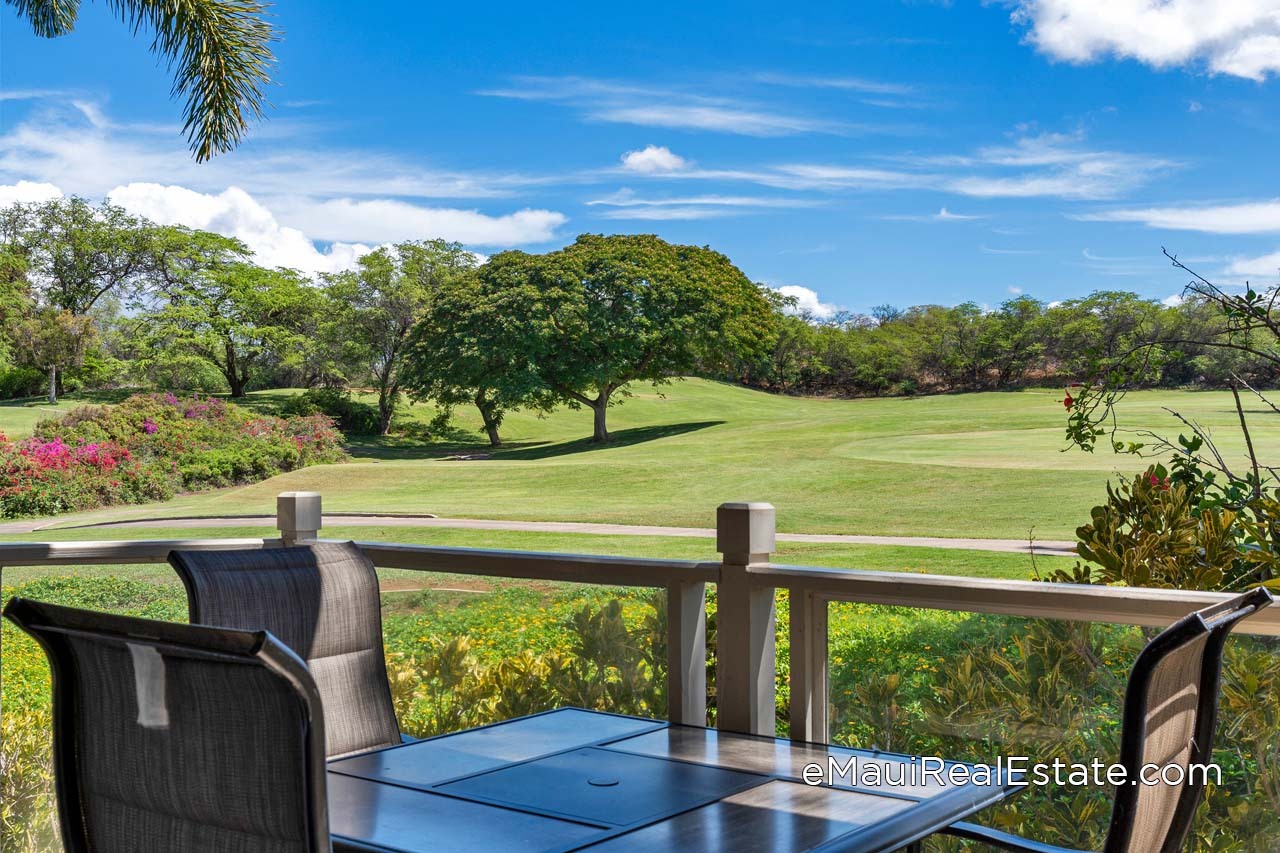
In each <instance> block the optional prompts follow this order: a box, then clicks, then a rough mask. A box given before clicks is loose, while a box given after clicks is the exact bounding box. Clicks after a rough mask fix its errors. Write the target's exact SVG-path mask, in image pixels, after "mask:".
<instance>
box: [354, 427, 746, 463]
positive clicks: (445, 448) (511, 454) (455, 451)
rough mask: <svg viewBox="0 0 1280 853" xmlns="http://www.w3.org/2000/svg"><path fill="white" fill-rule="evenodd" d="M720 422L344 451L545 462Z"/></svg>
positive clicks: (468, 434) (382, 456) (383, 456)
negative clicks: (567, 437) (605, 437)
mask: <svg viewBox="0 0 1280 853" xmlns="http://www.w3.org/2000/svg"><path fill="white" fill-rule="evenodd" d="M723 423H724V421H690V422H688V423H681V424H661V425H659V426H648V427H633V428H631V429H622V430H618V431H617V432H615V433H613V434H612V438H611V439H610V440H609V442H608V443H607V444H597V443H596V442H594V441H592V440H591V439H589V438H581V439H576V440H574V441H564V442H560V443H557V444H552V443H550V442H546V441H509V442H505V443H504V444H503V445H502V447H500V448H497V449H495V448H492V447H490V446H489V442H488V441H486V440H485V439H484V437H483V436H481V435H478V434H477V433H475V432H473V431H471V430H467V429H461V428H452V429H450V430H449V431H448V432H447V433H445V434H444V435H443V436H440V437H439V438H436V439H434V440H430V439H419V438H413V437H408V436H403V435H398V436H397V435H392V436H387V437H385V438H384V437H380V436H350V437H349V438H348V439H347V443H346V444H347V450H348V452H350V453H351V455H352V456H353V457H355V458H356V459H357V460H359V459H377V460H386V461H403V460H412V459H442V458H446V457H449V456H456V455H463V454H466V455H479V454H484V455H485V456H487V457H488V458H492V459H518V460H527V459H549V458H552V457H555V456H566V455H568V454H571V453H583V452H586V451H590V450H608V449H610V448H615V447H627V446H629V445H632V444H641V443H643V442H646V441H654V440H655V439H659V438H669V437H671V436H675V435H683V434H684V433H687V432H695V431H696V430H700V429H706V428H707V427H713V426H719V425H720V424H723Z"/></svg>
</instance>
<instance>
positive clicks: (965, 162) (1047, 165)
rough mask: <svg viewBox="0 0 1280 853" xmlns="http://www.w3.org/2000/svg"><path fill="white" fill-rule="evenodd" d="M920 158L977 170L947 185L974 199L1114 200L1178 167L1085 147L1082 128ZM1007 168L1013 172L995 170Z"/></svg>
mask: <svg viewBox="0 0 1280 853" xmlns="http://www.w3.org/2000/svg"><path fill="white" fill-rule="evenodd" d="M924 162H926V163H928V164H930V165H951V166H956V167H961V168H969V169H973V170H976V171H978V172H979V173H978V174H972V175H966V176H962V177H956V178H954V179H953V180H952V181H951V182H950V184H949V189H951V190H952V191H953V192H958V193H960V194H962V195H969V196H975V197H979V198H1001V197H1002V198H1030V197H1035V196H1055V197H1058V198H1069V199H1105V198H1115V197H1117V196H1120V195H1123V194H1124V193H1125V192H1127V191H1129V190H1131V189H1134V188H1135V187H1139V186H1142V185H1143V184H1145V183H1148V182H1149V181H1151V180H1152V179H1153V178H1154V177H1156V176H1157V175H1159V174H1162V173H1164V172H1167V171H1169V170H1171V169H1174V168H1177V167H1178V166H1179V165H1180V164H1179V163H1178V162H1177V161H1175V160H1171V159H1168V158H1165V157H1159V156H1152V155H1147V154H1135V153H1131V152H1125V151H1111V150H1107V149H1098V148H1092V147H1089V146H1087V145H1086V144H1085V136H1084V134H1083V132H1076V133H1069V134H1064V133H1044V134H1039V135H1031V136H1020V137H1017V138H1016V139H1014V140H1013V141H1012V142H1011V143H1009V144H1005V145H995V146H988V147H985V148H981V149H979V150H978V151H977V152H976V153H975V154H972V155H961V156H953V157H942V158H928V159H926V160H925V161H924ZM1013 170H1017V173H1016V174H997V172H1005V171H1013Z"/></svg>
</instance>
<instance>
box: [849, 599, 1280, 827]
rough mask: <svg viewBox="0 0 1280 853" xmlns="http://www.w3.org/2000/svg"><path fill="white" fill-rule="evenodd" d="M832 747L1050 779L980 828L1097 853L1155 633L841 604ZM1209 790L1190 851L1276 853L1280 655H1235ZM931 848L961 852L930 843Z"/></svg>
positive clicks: (1265, 649) (1277, 646) (1240, 650)
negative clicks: (1128, 697)
mask: <svg viewBox="0 0 1280 853" xmlns="http://www.w3.org/2000/svg"><path fill="white" fill-rule="evenodd" d="M829 619H830V647H829V661H828V663H829V668H830V670H829V671H830V675H829V678H830V712H831V737H832V740H833V741H834V742H837V743H841V744H847V745H852V746H860V747H876V748H880V749H885V750H892V751H897V752H906V753H911V754H917V755H926V756H937V757H940V758H944V759H953V760H959V761H967V762H973V763H982V764H991V763H994V762H996V761H997V760H1001V761H1003V762H1005V763H1006V766H1008V764H1009V762H1010V761H1014V762H1016V764H1017V766H1018V767H1019V768H1026V769H1028V770H1030V771H1031V772H1032V773H1036V772H1039V773H1040V774H1042V775H1041V777H1040V778H1039V779H1035V780H1034V781H1036V782H1037V784H1032V785H1031V786H1029V787H1028V788H1026V789H1025V790H1023V791H1022V792H1021V793H1019V794H1018V795H1017V796H1015V797H1013V798H1011V799H1010V800H1007V801H1006V802H1005V803H1004V804H1002V805H1001V806H999V807H996V808H992V809H988V810H987V811H984V812H982V813H980V814H979V815H978V816H977V817H976V821H977V822H979V823H983V824H986V825H989V826H994V827H997V828H999V829H1002V830H1006V831H1010V832H1015V833H1017V834H1019V835H1023V836H1025V837H1028V838H1030V839H1033V840H1036V841H1041V842H1047V843H1050V844H1056V845H1061V846H1064V847H1071V848H1079V849H1089V850H1096V849H1100V848H1101V847H1102V845H1103V841H1104V839H1105V835H1106V831H1107V826H1108V823H1109V821H1110V817H1111V803H1112V800H1113V792H1114V788H1113V787H1112V784H1111V781H1109V777H1108V775H1107V774H1108V770H1109V769H1110V767H1111V766H1112V765H1113V764H1115V763H1116V761H1117V759H1118V755H1119V748H1120V736H1121V711H1122V707H1123V699H1124V691H1125V686H1126V684H1127V681H1128V675H1129V669H1130V667H1131V666H1132V665H1133V662H1134V659H1135V657H1136V656H1137V654H1138V652H1139V651H1140V650H1141V648H1142V647H1143V645H1144V644H1145V642H1146V641H1147V640H1148V639H1150V638H1151V637H1152V636H1154V634H1155V633H1157V632H1156V631H1154V630H1152V629H1142V628H1135V627H1130V626H1118V625H1107V624H1096V623H1095V624H1089V623H1081V622H1064V621H1057V620H1039V619H1020V618H1014V617H1006V616H991V615H982V614H967V613H951V612H946V611H938V610H924V609H911V608H900V607H877V606H870V605H858V604H832V605H831V609H830V617H829ZM1220 709H1221V710H1220V717H1219V721H1218V727H1217V739H1216V744H1215V750H1214V753H1213V761H1212V762H1210V763H1209V765H1210V766H1206V767H1205V768H1204V769H1203V771H1201V772H1203V773H1205V774H1207V775H1206V778H1207V780H1208V781H1209V782H1210V783H1211V784H1210V785H1209V786H1208V790H1207V795H1206V798H1205V802H1204V804H1203V805H1202V807H1201V808H1200V811H1199V813H1198V816H1197V818H1196V821H1195V824H1194V827H1193V830H1192V841H1191V843H1190V845H1189V846H1188V849H1190V850H1198V851H1219V850H1277V849H1280V643H1277V641H1275V640H1271V639H1263V638H1258V637H1251V636H1247V635H1243V634H1236V635H1233V636H1232V637H1231V639H1230V640H1229V641H1228V645H1227V653H1226V659H1225V662H1224V668H1223V682H1222V695H1221V700H1220ZM926 849H929V850H940V851H941V850H959V849H966V848H965V847H964V845H963V843H961V842H959V841H955V840H952V839H945V838H934V839H931V840H930V841H929V842H928V844H927V846H926Z"/></svg>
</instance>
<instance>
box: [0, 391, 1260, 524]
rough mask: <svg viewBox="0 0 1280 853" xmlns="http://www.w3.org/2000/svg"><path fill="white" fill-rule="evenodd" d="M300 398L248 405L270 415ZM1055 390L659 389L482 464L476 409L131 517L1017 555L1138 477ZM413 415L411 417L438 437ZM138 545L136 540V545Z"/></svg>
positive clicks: (1165, 427)
mask: <svg viewBox="0 0 1280 853" xmlns="http://www.w3.org/2000/svg"><path fill="white" fill-rule="evenodd" d="M288 393H291V392H287V391H286V392H270V393H264V394H258V395H254V396H253V397H251V398H250V399H251V402H252V404H253V405H255V406H260V407H263V408H269V407H270V406H271V405H273V404H274V403H276V402H278V401H279V400H280V399H282V398H283V397H284V396H285V395H287V394H288ZM1061 396H1062V392H1061V391H1060V390H1053V389H1046V390H1029V391H1022V392H1009V393H986V394H965V395H947V396H935V397H922V398H914V399H866V400H827V399H797V398H791V397H782V396H776V395H770V394H764V393H761V392H756V391H750V390H747V389H744V388H739V387H736V386H730V385H723V384H719V383H714V382H708V381H702V380H690V381H686V382H679V383H675V384H673V385H669V386H665V387H664V388H661V389H657V390H655V389H653V388H651V387H649V386H641V387H639V388H637V393H636V396H635V398H634V399H630V400H627V401H626V402H625V403H624V404H623V405H621V406H619V407H617V408H615V409H613V410H611V412H610V416H609V417H610V428H611V430H612V431H613V432H614V434H615V437H616V440H615V441H614V442H613V443H611V444H610V445H608V446H605V447H600V446H597V445H592V444H590V443H589V442H586V441H584V440H583V438H584V436H585V435H587V434H588V432H589V429H590V422H591V419H590V413H589V412H586V411H583V410H580V411H571V410H567V409H565V410H560V411H556V412H554V413H553V414H551V415H550V416H548V417H545V418H539V417H536V416H533V415H530V414H527V413H522V412H517V413H514V414H512V415H510V416H509V417H508V420H507V423H506V424H505V426H504V429H503V432H504V436H505V437H506V439H507V441H508V446H507V447H506V448H504V449H503V450H502V451H500V452H497V453H494V454H493V455H492V457H491V458H487V459H479V460H469V461H458V460H449V459H446V458H444V457H446V456H448V455H452V454H456V453H458V452H459V451H466V452H475V453H485V452H488V451H487V447H486V446H485V444H484V442H483V441H482V440H481V436H480V434H479V432H478V431H477V429H476V428H477V426H478V423H477V421H476V418H475V416H474V414H473V412H471V411H470V410H469V409H459V410H458V412H457V416H456V420H457V424H458V429H457V430H455V431H454V433H453V434H451V435H450V436H448V437H447V440H445V441H439V442H424V441H414V440H407V439H368V440H360V441H356V442H354V443H353V445H352V447H351V450H352V454H353V457H354V461H353V462H351V463H349V464H345V465H340V466H320V467H315V468H308V469H305V470H302V471H296V472H293V473H290V474H286V475H283V476H280V477H276V478H273V479H271V480H267V481H264V482H262V483H258V484H255V485H252V486H246V487H243V488H237V489H229V490H223V491H219V492H214V493H206V494H202V495H194V496H185V497H181V498H178V499H176V500H174V501H172V502H170V503H169V504H168V505H163V506H155V505H153V506H149V507H145V508H130V509H128V510H124V511H120V512H118V513H116V514H120V515H170V514H184V513H193V514H205V513H243V512H271V511H272V509H273V507H274V499H275V495H276V494H277V493H279V492H281V491H286V490H294V489H297V490H313V491H319V492H321V493H323V494H324V498H325V507H326V509H328V510H330V511H337V510H364V511H399V512H430V513H435V514H438V515H444V516H458V517H472V518H497V519H529V520H566V521H597V522H618V523H636V524H662V525H679V526H698V527H709V526H712V525H713V524H714V513H715V507H716V505H717V504H719V503H721V502H723V501H727V500H765V501H770V502H772V503H773V504H774V505H775V506H776V507H777V508H778V528H779V530H782V531H800V532H827V533H864V534H887V535H935V536H955V537H1000V538H1013V539H1022V538H1025V537H1026V536H1027V535H1028V532H1029V531H1031V530H1034V531H1035V535H1036V536H1037V537H1039V538H1044V539H1050V538H1071V536H1072V534H1073V532H1074V529H1075V527H1076V526H1078V525H1079V524H1081V523H1082V522H1083V521H1085V520H1087V518H1088V511H1089V508H1090V507H1091V506H1093V505H1094V504H1096V503H1098V502H1099V501H1100V500H1101V498H1102V496H1103V487H1104V483H1105V482H1106V480H1107V478H1108V477H1109V476H1112V475H1114V473H1116V472H1117V471H1119V472H1125V473H1129V472H1133V471H1136V470H1139V469H1141V468H1142V467H1144V464H1145V463H1144V462H1143V461H1142V460H1139V459H1135V458H1133V457H1125V456H1116V455H1114V454H1111V453H1110V452H1099V453H1096V454H1093V455H1088V454H1084V453H1080V452H1078V451H1071V452H1066V453H1064V452H1062V449H1063V447H1064V440H1063V409H1062V406H1061V404H1060V403H1059V402H1058V401H1059V400H1060V398H1061ZM1163 406H1171V407H1173V408H1176V409H1179V410H1181V411H1182V412H1184V413H1186V414H1188V415H1189V416H1191V417H1194V418H1196V419H1197V420H1199V421H1201V422H1203V423H1204V424H1205V425H1207V426H1208V427H1210V428H1211V429H1214V430H1215V431H1216V432H1218V433H1219V434H1221V435H1222V436H1223V443H1224V444H1225V445H1226V447H1227V448H1228V449H1229V450H1230V449H1232V448H1234V444H1233V441H1232V439H1234V432H1233V430H1232V423H1233V418H1234V415H1233V412H1232V410H1231V407H1230V397H1229V395H1228V394H1226V393H1218V392H1206V393H1198V392H1143V393H1137V394H1132V395H1130V396H1129V397H1128V398H1127V399H1126V400H1125V402H1124V404H1123V406H1122V412H1121V414H1122V418H1123V420H1124V422H1125V423H1126V424H1127V425H1130V426H1132V427H1135V428H1153V429H1159V430H1162V431H1165V432H1174V433H1176V431H1177V423H1176V422H1175V421H1174V420H1173V419H1172V418H1171V417H1169V416H1168V415H1167V414H1166V413H1164V412H1163V411H1161V407H1163ZM432 414H434V410H432V409H431V407H429V406H423V405H416V406H412V407H409V408H407V409H406V418H407V419H410V420H417V421H421V422H424V423H425V422H426V421H428V420H429V419H430V418H431V416H432ZM1254 417H1255V424H1254V429H1255V440H1256V442H1257V443H1258V444H1259V445H1260V450H1261V452H1262V454H1263V456H1264V457H1265V456H1271V457H1273V458H1274V457H1275V455H1277V452H1278V451H1280V430H1277V429H1276V428H1275V423H1276V422H1275V420H1274V419H1275V418H1276V416H1275V415H1272V414H1268V413H1265V412H1262V411H1259V413H1258V414H1256V415H1255V416H1254ZM29 418H30V415H29V414H28V410H25V409H23V408H21V407H0V430H4V431H6V432H9V433H10V434H21V431H22V423H23V422H24V419H29ZM132 535H139V534H137V533H136V531H135V532H134V533H133V534H132Z"/></svg>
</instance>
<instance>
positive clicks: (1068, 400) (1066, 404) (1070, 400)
mask: <svg viewBox="0 0 1280 853" xmlns="http://www.w3.org/2000/svg"><path fill="white" fill-rule="evenodd" d="M1075 404H1076V401H1075V398H1074V397H1072V396H1071V392H1070V391H1068V392H1067V396H1066V397H1065V398H1064V399H1063V400H1062V407H1063V408H1064V409H1070V408H1071V407H1072V406H1074V405H1075Z"/></svg>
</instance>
